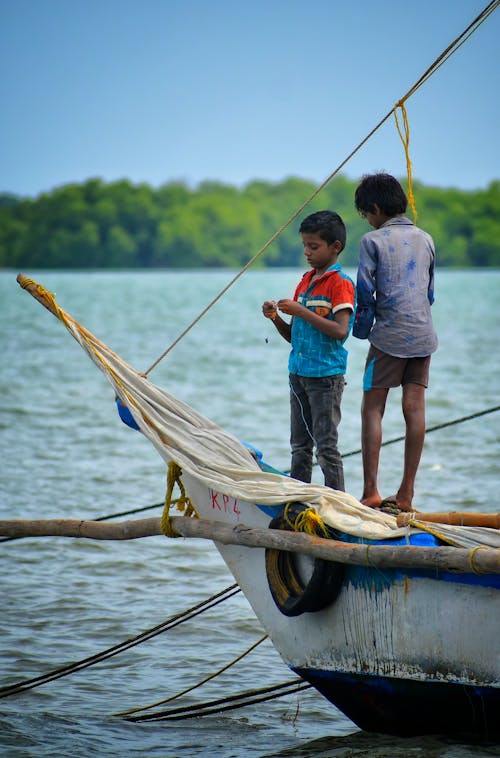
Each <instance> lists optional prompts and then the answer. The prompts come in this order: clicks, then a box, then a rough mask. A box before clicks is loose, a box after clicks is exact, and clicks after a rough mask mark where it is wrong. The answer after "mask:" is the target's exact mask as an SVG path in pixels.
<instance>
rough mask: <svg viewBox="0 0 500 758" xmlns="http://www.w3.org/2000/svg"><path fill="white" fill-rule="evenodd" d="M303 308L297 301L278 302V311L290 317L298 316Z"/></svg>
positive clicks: (286, 299)
mask: <svg viewBox="0 0 500 758" xmlns="http://www.w3.org/2000/svg"><path fill="white" fill-rule="evenodd" d="M301 308H302V306H301V305H299V303H297V302H296V301H295V300H290V299H289V298H285V299H284V300H278V309H279V310H280V311H281V312H282V313H286V314H287V315H288V316H297V315H298V314H299V311H300V309H301Z"/></svg>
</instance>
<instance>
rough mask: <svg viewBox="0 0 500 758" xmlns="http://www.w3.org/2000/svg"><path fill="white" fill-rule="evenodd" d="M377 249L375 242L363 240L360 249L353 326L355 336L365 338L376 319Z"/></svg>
mask: <svg viewBox="0 0 500 758" xmlns="http://www.w3.org/2000/svg"><path fill="white" fill-rule="evenodd" d="M376 268H377V266H376V251H375V248H374V245H373V244H370V243H369V242H368V241H367V240H366V239H364V238H363V239H362V240H361V244H360V249H359V264H358V279H357V283H356V294H357V306H356V314H355V316H354V325H353V327H352V334H353V337H358V339H361V340H364V339H366V338H367V337H368V335H369V334H370V332H371V328H372V326H373V321H374V319H375V271H376Z"/></svg>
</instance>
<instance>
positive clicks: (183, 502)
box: [160, 461, 199, 537]
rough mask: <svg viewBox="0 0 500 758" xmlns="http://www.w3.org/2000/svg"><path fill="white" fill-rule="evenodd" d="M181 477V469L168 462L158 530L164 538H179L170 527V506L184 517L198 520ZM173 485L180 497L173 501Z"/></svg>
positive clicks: (172, 462)
mask: <svg viewBox="0 0 500 758" xmlns="http://www.w3.org/2000/svg"><path fill="white" fill-rule="evenodd" d="M181 476H182V469H181V467H180V466H179V465H178V464H177V463H175V462H174V461H170V463H169V464H168V471H167V492H166V494H165V506H164V508H163V513H162V516H161V524H160V528H161V531H162V533H163V534H164V535H165V537H181V536H182V535H180V534H179V533H178V532H176V531H175V529H174V528H173V526H172V521H171V518H170V508H171V506H172V505H175V506H176V507H177V510H178V511H180V512H181V513H183V512H184V516H186V517H188V518H189V517H190V516H192V517H193V518H199V516H198V514H197V513H196V509H195V507H194V505H193V503H192V502H191V500H190V499H189V497H188V496H187V495H186V489H185V487H184V484H183V482H182V479H181ZM175 485H177V486H178V488H179V490H180V493H181V494H180V496H179V497H178V498H176V499H175V500H173V499H172V493H173V491H174V487H175Z"/></svg>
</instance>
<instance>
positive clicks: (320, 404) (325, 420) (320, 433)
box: [262, 211, 356, 491]
mask: <svg viewBox="0 0 500 758" xmlns="http://www.w3.org/2000/svg"><path fill="white" fill-rule="evenodd" d="M299 232H300V234H301V236H302V243H303V245H304V255H305V257H306V260H307V262H308V263H309V265H310V266H311V269H310V270H309V271H307V272H306V273H305V274H304V276H303V277H302V279H301V281H300V282H299V284H298V285H297V288H296V290H295V295H294V298H293V300H290V299H283V300H278V302H277V303H276V302H274V301H270V300H266V301H265V303H264V304H263V306H262V312H263V314H264V316H265V317H266V318H269V319H271V320H272V321H273V323H274V326H275V327H276V329H277V331H278V332H279V334H281V336H282V337H283V338H284V339H285V340H287V342H290V343H291V346H292V349H291V352H290V357H289V361H288V370H289V381H290V444H291V450H292V463H291V470H290V475H291V476H292V477H293V478H294V479H299V480H300V481H303V482H310V481H311V475H312V464H313V450H314V447H316V455H317V458H318V463H319V465H320V466H321V469H322V471H323V475H324V478H325V484H326V486H327V487H332V488H333V489H336V490H341V491H344V468H343V465H342V458H341V455H340V452H339V450H338V425H339V423H340V418H341V412H340V403H341V399H342V393H343V390H344V383H345V381H344V374H345V371H346V365H347V350H346V349H345V347H344V342H345V341H346V339H347V336H348V334H349V331H350V329H351V327H352V322H353V319H354V310H355V307H356V303H355V287H354V283H353V282H352V281H351V279H349V277H347V276H345V274H343V272H342V270H341V268H340V264H339V263H338V257H339V255H340V253H341V252H342V250H343V249H344V246H345V241H346V231H345V225H344V222H343V221H342V219H341V218H340V216H339V215H338V213H334V212H332V211H318V212H316V213H312V214H311V215H310V216H308V217H307V218H305V219H304V220H303V221H302V223H301V225H300V229H299ZM280 313H284V314H286V315H287V316H291V317H292V318H291V320H290V321H285V320H284V319H283V318H282V317H281V315H280Z"/></svg>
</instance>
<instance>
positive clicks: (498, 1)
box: [145, 0, 500, 376]
mask: <svg viewBox="0 0 500 758" xmlns="http://www.w3.org/2000/svg"><path fill="white" fill-rule="evenodd" d="M498 5H500V0H492V2H490V3H489V4H488V5H487V6H486V7H485V8H484V10H483V11H482V12H481V13H480V14H479V15H478V16H477V17H476V18H475V19H474V21H472V22H471V23H470V24H469V26H468V27H467V28H466V29H464V31H463V32H462V33H461V34H460V35H459V36H458V37H457V38H456V39H454V40H453V42H451V43H450V44H449V45H448V47H447V48H446V49H445V50H443V52H442V53H441V55H439V56H438V57H437V58H436V59H435V60H434V62H433V63H432V64H431V65H430V66H429V67H428V68H427V69H426V71H425V72H424V73H423V74H422V76H421V77H420V78H419V79H417V81H416V82H415V84H414V85H413V86H412V87H411V88H410V89H409V90H408V92H407V93H406V94H405V95H403V97H401V98H400V99H399V100H398V101H397V103H396V104H395V105H394V106H393V107H392V108H391V109H390V110H389V111H388V112H387V113H386V114H385V116H383V117H382V118H381V119H380V121H379V122H378V123H377V124H376V125H375V126H374V127H373V129H372V130H371V131H370V132H369V133H368V134H367V135H366V137H364V138H363V139H362V140H361V142H360V143H359V144H358V145H356V147H355V148H354V149H353V150H352V151H351V152H350V153H349V155H348V156H347V157H346V158H344V160H343V161H342V162H341V163H340V164H339V165H338V166H337V168H336V169H334V170H333V171H332V173H331V174H329V176H327V177H326V179H325V180H324V181H323V182H322V183H321V184H320V185H319V186H318V187H317V188H316V189H315V190H314V192H312V194H311V195H309V197H308V198H307V199H306V200H304V202H303V203H302V204H301V205H300V206H299V207H298V208H297V210H296V211H295V212H294V213H292V215H291V216H290V218H289V219H288V220H287V221H285V223H284V224H283V225H282V226H281V227H280V228H279V229H278V230H277V231H276V232H275V233H274V234H273V235H272V236H271V237H270V238H269V239H268V241H267V242H266V243H265V244H264V245H263V246H262V247H261V248H260V250H258V251H257V253H256V254H255V255H254V256H253V258H251V259H250V260H249V261H248V263H246V264H245V266H243V268H242V269H240V271H239V272H238V273H237V274H236V275H235V276H234V277H233V278H232V279H231V280H230V281H229V282H228V284H226V286H225V287H224V288H223V289H222V290H221V291H220V292H219V294H218V295H216V297H214V299H213V300H212V301H211V302H210V303H209V304H208V305H207V306H206V307H205V308H204V309H203V310H202V311H201V313H199V314H198V316H196V318H195V319H194V320H193V321H192V322H191V323H190V324H189V325H188V326H187V327H186V328H185V329H184V330H183V331H182V332H181V333H180V334H179V336H178V337H177V338H176V339H175V340H174V341H173V342H172V344H171V345H170V346H169V347H168V348H167V349H166V350H165V351H164V352H163V353H162V354H161V355H160V357H159V358H157V360H156V361H155V362H154V363H152V364H151V366H150V367H149V368H148V369H147V371H145V375H146V376H147V375H148V374H149V373H151V371H152V370H153V369H154V368H156V366H157V365H158V364H159V363H160V362H161V361H162V360H163V359H164V358H165V357H166V356H167V355H168V354H169V353H170V352H171V351H172V350H173V349H174V347H175V346H176V345H177V344H178V343H179V342H180V341H181V340H182V339H183V338H184V337H185V336H186V334H187V333H188V332H189V331H191V329H192V328H193V327H194V326H195V325H196V324H197V323H198V322H199V321H200V320H201V319H202V318H203V316H205V314H206V313H207V312H208V311H209V310H210V309H211V308H212V307H213V306H214V305H215V304H216V303H217V302H218V301H219V300H220V299H221V297H222V296H223V295H225V293H226V292H227V291H228V290H229V289H230V288H231V287H232V286H233V284H235V282H236V281H237V280H238V279H239V278H240V277H241V276H243V274H244V273H245V272H246V271H248V269H249V268H250V267H251V266H252V265H253V264H254V263H255V261H256V260H257V259H258V258H259V257H260V256H261V255H262V254H263V253H264V252H265V251H266V250H267V249H268V248H269V247H270V245H272V243H273V242H274V241H275V240H276V239H278V237H279V236H280V235H281V234H282V233H283V232H284V231H285V229H287V227H289V226H290V224H291V223H292V222H293V221H295V219H296V218H297V216H298V215H299V214H300V213H302V211H303V210H304V208H306V206H308V205H309V203H311V202H312V201H313V200H314V198H315V197H317V195H319V193H320V192H321V191H322V190H323V189H324V188H325V187H326V186H327V184H329V183H330V182H331V180H332V179H333V178H334V177H335V176H336V175H337V174H338V173H339V171H341V170H342V169H343V168H344V166H345V165H346V164H347V163H348V162H349V161H350V160H351V158H352V157H353V156H354V155H356V153H357V152H358V151H359V150H361V148H362V147H363V145H365V144H366V142H368V140H369V139H371V137H372V136H373V135H374V134H375V133H376V132H377V131H378V130H379V129H380V128H381V126H383V124H384V123H385V122H386V121H387V120H388V119H389V118H390V117H391V116H392V115H393V114H394V117H395V119H396V125H397V128H398V131H399V134H400V137H401V139H402V142H403V145H404V148H405V155H406V164H407V170H408V195H409V198H411V201H410V202H411V208H412V211H413V213H414V216H416V210H415V203H414V199H413V190H412V171H411V161H410V155H409V142H410V133H409V125H408V117H407V114H406V108H405V103H406V101H407V100H409V99H410V97H411V96H412V95H414V94H415V92H416V91H417V90H418V89H420V87H421V86H422V85H423V84H424V83H425V82H426V81H427V80H428V79H429V78H430V77H431V76H432V75H433V74H435V73H436V71H437V70H438V69H439V68H441V66H442V65H443V64H444V63H446V61H447V60H448V59H449V58H451V56H452V55H453V54H454V53H456V52H457V50H459V48H460V47H462V45H463V44H464V43H465V42H466V41H467V40H468V39H469V37H470V36H471V35H472V34H473V33H474V32H475V31H476V30H477V29H478V28H479V27H480V26H481V24H482V23H484V21H486V19H487V18H488V17H489V16H490V15H491V14H492V13H493V11H495V10H496V9H497V7H498ZM398 108H399V109H400V111H401V114H402V117H403V125H404V131H405V134H404V136H403V134H402V132H401V129H400V126H399V122H398V116H397V111H398Z"/></svg>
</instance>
